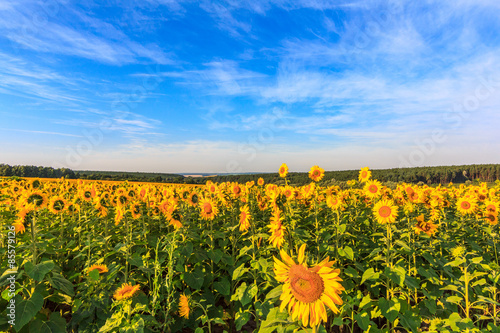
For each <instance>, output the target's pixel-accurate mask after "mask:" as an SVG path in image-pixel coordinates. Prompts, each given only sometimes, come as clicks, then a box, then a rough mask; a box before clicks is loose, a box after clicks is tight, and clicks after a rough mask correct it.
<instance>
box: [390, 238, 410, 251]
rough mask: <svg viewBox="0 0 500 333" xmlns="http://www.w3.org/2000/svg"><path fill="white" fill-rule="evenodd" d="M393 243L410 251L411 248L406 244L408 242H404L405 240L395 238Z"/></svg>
mask: <svg viewBox="0 0 500 333" xmlns="http://www.w3.org/2000/svg"><path fill="white" fill-rule="evenodd" d="M394 243H395V244H397V245H399V246H401V247H402V248H403V249H405V250H406V251H408V252H411V248H410V247H409V246H408V244H406V243H405V242H403V241H402V240H397V241H395V242H394Z"/></svg>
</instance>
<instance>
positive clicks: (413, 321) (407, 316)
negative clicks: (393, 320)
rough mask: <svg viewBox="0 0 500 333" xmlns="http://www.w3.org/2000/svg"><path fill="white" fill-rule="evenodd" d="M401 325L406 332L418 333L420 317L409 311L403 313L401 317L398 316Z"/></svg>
mask: <svg viewBox="0 0 500 333" xmlns="http://www.w3.org/2000/svg"><path fill="white" fill-rule="evenodd" d="M399 319H400V320H401V324H402V325H403V327H404V328H406V329H407V330H408V332H418V328H419V327H420V317H419V316H418V315H417V314H416V313H414V312H413V311H411V310H407V311H405V312H404V313H403V314H402V315H401V314H400V315H399Z"/></svg>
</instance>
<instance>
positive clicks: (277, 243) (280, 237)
mask: <svg viewBox="0 0 500 333" xmlns="http://www.w3.org/2000/svg"><path fill="white" fill-rule="evenodd" d="M283 220H284V217H282V216H281V212H280V210H279V209H275V210H274V211H273V215H272V217H271V220H270V221H269V229H271V237H269V243H270V244H272V245H273V246H274V247H277V248H281V246H282V245H283V242H284V241H285V230H286V229H285V227H284V226H283V224H282V223H281V222H282V221H283Z"/></svg>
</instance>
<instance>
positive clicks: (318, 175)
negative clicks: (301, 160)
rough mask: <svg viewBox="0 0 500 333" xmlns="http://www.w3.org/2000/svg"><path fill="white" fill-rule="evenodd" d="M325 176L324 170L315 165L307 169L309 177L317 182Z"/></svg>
mask: <svg viewBox="0 0 500 333" xmlns="http://www.w3.org/2000/svg"><path fill="white" fill-rule="evenodd" d="M324 176H325V170H323V169H322V168H320V167H319V166H317V165H315V166H313V167H312V168H311V170H310V171H309V178H311V179H312V180H313V181H315V182H319V181H320V180H321V179H323V177H324Z"/></svg>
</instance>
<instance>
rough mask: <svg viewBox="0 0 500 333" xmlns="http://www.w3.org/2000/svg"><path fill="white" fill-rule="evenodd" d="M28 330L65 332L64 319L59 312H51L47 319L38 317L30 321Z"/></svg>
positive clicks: (41, 332)
mask: <svg viewBox="0 0 500 333" xmlns="http://www.w3.org/2000/svg"><path fill="white" fill-rule="evenodd" d="M29 331H30V333H65V332H66V320H64V318H62V317H61V315H60V314H59V313H57V312H52V313H51V314H50V320H49V321H43V320H41V319H38V318H37V319H35V320H33V321H32V322H31V323H30V326H29Z"/></svg>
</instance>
